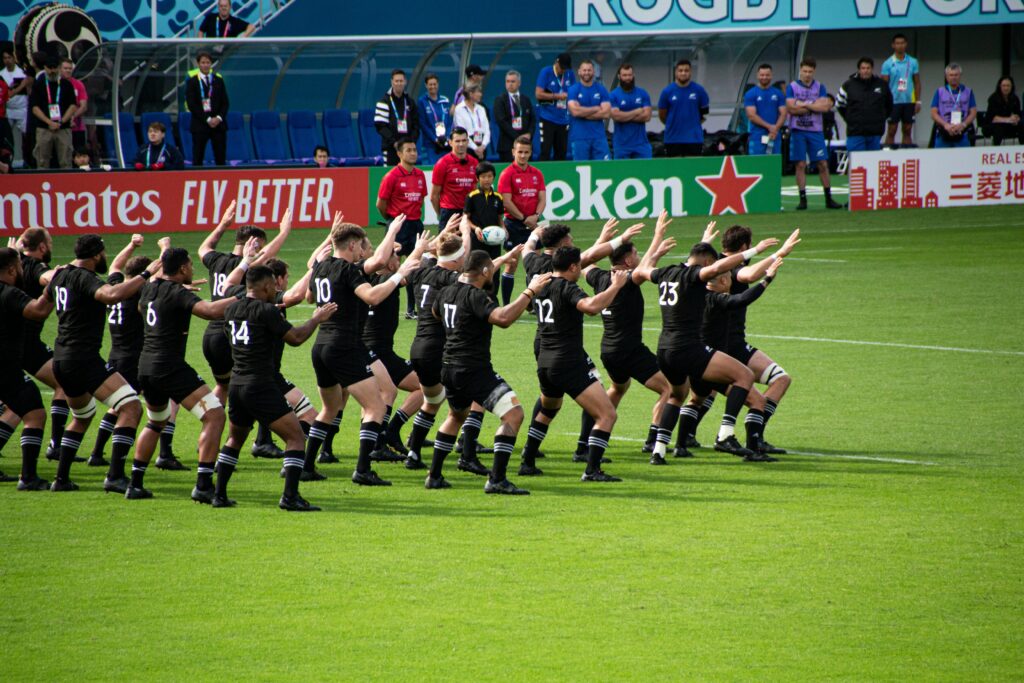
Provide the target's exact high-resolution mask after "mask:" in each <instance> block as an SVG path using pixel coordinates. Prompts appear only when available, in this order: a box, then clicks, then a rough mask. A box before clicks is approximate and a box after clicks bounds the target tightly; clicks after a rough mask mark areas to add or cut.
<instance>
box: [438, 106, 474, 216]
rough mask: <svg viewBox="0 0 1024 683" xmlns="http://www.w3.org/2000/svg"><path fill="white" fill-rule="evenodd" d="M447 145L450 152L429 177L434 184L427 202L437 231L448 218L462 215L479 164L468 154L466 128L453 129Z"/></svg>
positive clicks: (439, 161) (439, 160) (441, 159)
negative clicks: (432, 209) (430, 206)
mask: <svg viewBox="0 0 1024 683" xmlns="http://www.w3.org/2000/svg"><path fill="white" fill-rule="evenodd" d="M448 144H449V145H450V146H451V148H452V151H451V152H449V153H448V154H445V155H444V156H442V157H441V158H440V159H438V160H437V163H436V164H434V171H433V173H432V175H431V177H430V182H431V184H432V185H433V187H432V188H431V189H430V203H431V204H432V205H433V206H434V212H435V213H436V214H437V225H438V228H439V229H443V228H444V226H446V225H448V219H449V218H451V217H452V215H453V214H456V213H462V209H463V207H465V206H466V197H468V196H469V193H470V192H472V191H473V188H474V187H476V165H477V164H479V163H480V161H479V160H478V159H477V158H476V157H475V156H474V155H472V154H468V153H467V152H468V150H469V133H468V132H467V131H466V129H465V128H463V127H461V126H456V127H455V128H452V134H451V135H450V136H448Z"/></svg>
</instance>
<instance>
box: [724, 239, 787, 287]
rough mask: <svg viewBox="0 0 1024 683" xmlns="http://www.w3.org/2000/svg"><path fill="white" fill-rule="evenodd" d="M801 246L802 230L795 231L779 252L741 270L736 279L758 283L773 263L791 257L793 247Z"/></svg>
mask: <svg viewBox="0 0 1024 683" xmlns="http://www.w3.org/2000/svg"><path fill="white" fill-rule="evenodd" d="M798 244H800V229H799V228H797V229H796V230H794V231H793V232H792V233H791V234H790V235H789V237H787V238H786V241H785V242H784V243H783V244H782V246H781V247H779V249H778V251H776V252H775V253H774V254H772V255H771V256H769V257H768V258H766V259H763V260H761V261H758V262H757V263H752V264H751V265H749V266H745V267H743V268H740V270H739V272H737V273H736V279H737V280H739V281H740V282H746V283H748V284H749V283H752V282H757V281H758V280H760V279H761V278H763V277H764V275H765V273H767V272H768V268H769V267H771V265H772V263H773V262H774V261H775V260H776V259H781V258H785V257H786V256H789V254H790V252H792V251H793V247H795V246H796V245H798Z"/></svg>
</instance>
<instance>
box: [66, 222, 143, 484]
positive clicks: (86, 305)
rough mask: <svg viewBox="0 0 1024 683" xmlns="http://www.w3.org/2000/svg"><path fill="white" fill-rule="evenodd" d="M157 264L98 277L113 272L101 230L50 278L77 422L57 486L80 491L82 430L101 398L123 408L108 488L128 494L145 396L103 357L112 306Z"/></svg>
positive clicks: (134, 289)
mask: <svg viewBox="0 0 1024 683" xmlns="http://www.w3.org/2000/svg"><path fill="white" fill-rule="evenodd" d="M160 268H161V265H160V262H159V261H158V262H156V263H154V264H153V265H152V266H150V269H149V270H145V271H143V272H142V273H140V274H139V275H136V276H135V277H133V278H131V279H128V280H125V281H124V282H122V283H121V284H119V285H107V284H104V283H103V281H102V280H100V278H99V277H98V276H97V274H103V273H106V272H107V253H106V247H105V246H104V244H103V240H102V239H101V238H100V236H99V235H91V234H90V235H82V236H81V237H79V238H78V241H77V242H76V243H75V260H74V261H72V262H71V264H70V265H68V266H66V267H64V268H61V269H59V270H58V271H57V272H56V273H54V275H53V278H52V279H51V280H50V284H49V292H50V296H51V297H52V298H53V300H54V303H55V308H56V311H57V319H58V323H57V339H56V341H55V343H54V350H53V374H54V376H55V377H56V378H57V382H58V383H60V385H61V386H62V387H64V391H65V392H66V393H67V396H68V404H69V405H70V406H71V424H69V425H68V428H67V429H66V430H65V432H64V437H63V438H62V439H61V444H60V462H59V463H58V465H57V478H56V479H54V481H53V484H52V485H51V487H50V490H51V491H75V490H77V489H78V486H77V485H76V484H75V483H74V482H72V481H71V479H70V473H71V464H72V463H73V462H74V459H75V455H76V454H77V452H78V447H79V446H80V445H81V442H82V435H83V434H85V430H86V429H88V428H89V423H90V422H92V418H93V416H94V415H95V414H96V399H97V398H98V399H99V400H100V401H102V402H103V403H104V404H105V405H107V407H109V408H110V409H111V410H113V411H114V412H116V413H117V423H116V425H115V427H114V438H113V446H112V447H111V453H110V468H109V469H108V470H107V477H106V479H105V480H104V482H103V489H104V490H105V491H107V492H111V491H114V492H117V493H124V492H125V491H126V490H127V489H128V484H129V481H128V478H127V477H125V476H124V465H125V460H126V459H127V456H128V451H129V449H130V448H131V446H132V444H133V443H134V442H135V432H136V430H137V429H138V426H139V418H140V416H141V415H142V410H141V407H140V405H139V396H138V393H136V391H135V390H134V389H132V387H131V385H130V384H128V382H127V381H126V380H125V378H124V377H122V376H121V374H120V373H118V372H117V371H115V370H113V369H112V368H110V367H109V366H107V364H106V363H104V362H103V359H102V358H101V357H100V347H101V346H102V345H103V328H104V326H105V325H104V323H106V321H107V306H109V305H111V304H116V303H117V302H119V301H124V300H125V299H129V298H131V297H133V296H134V295H135V294H136V293H137V292H138V291H139V290H140V289H142V285H144V284H145V283H146V280H148V279H149V278H150V275H151V274H154V275H155V274H158V273H159V272H160Z"/></svg>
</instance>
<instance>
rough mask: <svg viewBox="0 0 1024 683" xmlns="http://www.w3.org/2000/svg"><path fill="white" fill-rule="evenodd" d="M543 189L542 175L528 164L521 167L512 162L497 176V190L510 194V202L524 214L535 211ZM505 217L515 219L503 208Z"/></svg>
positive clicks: (531, 213)
mask: <svg viewBox="0 0 1024 683" xmlns="http://www.w3.org/2000/svg"><path fill="white" fill-rule="evenodd" d="M544 189H545V188H544V175H543V174H541V172H540V171H539V170H537V169H536V168H535V167H533V166H530V165H529V164H527V165H526V168H525V169H523V168H519V166H517V165H516V164H514V163H513V164H511V165H509V166H508V167H507V168H506V169H505V170H504V171H502V172H501V177H500V178H498V192H500V193H502V194H504V193H506V192H508V193H509V194H511V195H512V202H513V203H514V204H515V205H516V208H517V209H519V210H520V211H521V212H522V213H523V215H524V216H531V215H533V214H535V213H537V204H539V203H540V193H541V192H542V191H543V190H544ZM505 217H506V218H512V219H513V220H515V219H514V218H513V216H512V214H510V213H509V212H508V209H506V210H505Z"/></svg>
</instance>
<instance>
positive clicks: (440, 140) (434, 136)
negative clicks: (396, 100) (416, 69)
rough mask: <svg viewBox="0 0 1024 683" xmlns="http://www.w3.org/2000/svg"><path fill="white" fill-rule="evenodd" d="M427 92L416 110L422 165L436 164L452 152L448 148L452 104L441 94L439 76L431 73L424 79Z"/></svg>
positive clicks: (422, 96) (420, 99)
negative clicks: (418, 120)
mask: <svg viewBox="0 0 1024 683" xmlns="http://www.w3.org/2000/svg"><path fill="white" fill-rule="evenodd" d="M423 85H425V86H426V88H427V92H426V93H424V94H423V95H420V98H419V99H418V100H416V109H417V113H418V114H419V119H420V158H419V162H418V163H421V164H434V163H435V162H437V160H438V159H440V158H441V157H443V156H444V155H445V154H447V153H448V152H450V151H451V148H450V147H449V146H448V135H449V134H450V133H451V130H452V117H451V114H449V113H448V112H449V110H450V109H451V103H450V102H449V101H448V98H447V97H445V96H444V95H441V94H440V83H439V81H438V79H437V74H433V73H429V74H427V75H426V76H425V77H424V78H423Z"/></svg>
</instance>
